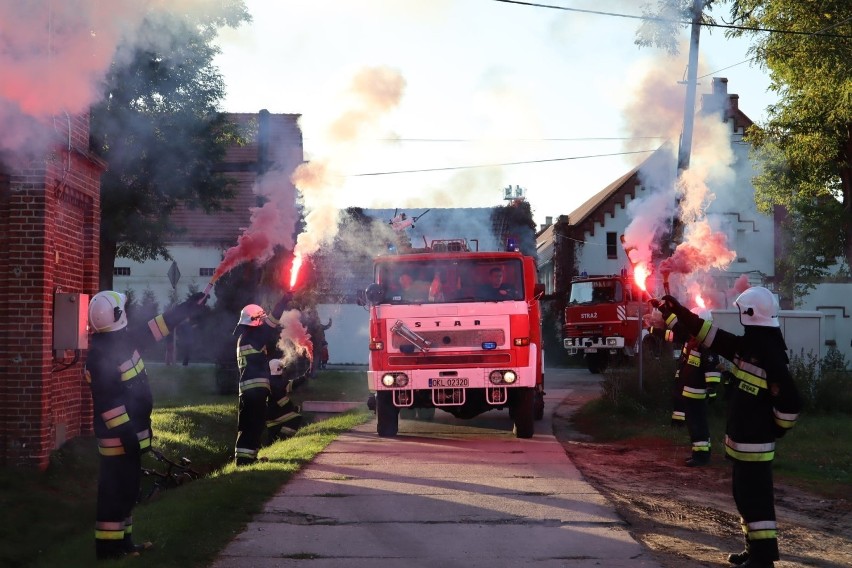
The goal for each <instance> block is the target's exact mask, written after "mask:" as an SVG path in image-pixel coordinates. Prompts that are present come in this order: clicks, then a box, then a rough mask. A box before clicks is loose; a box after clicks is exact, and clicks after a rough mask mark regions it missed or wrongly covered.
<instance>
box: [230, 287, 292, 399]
mask: <svg viewBox="0 0 852 568" xmlns="http://www.w3.org/2000/svg"><path fill="white" fill-rule="evenodd" d="M290 299H291V297H290V296H289V295H285V296H284V297H283V298H282V299H281V300H280V301H279V302H278V304H276V305H275V307H274V308H273V310H272V315H271V316H269V317H267V318H264V320H263V322H262V323H261V324H260V325H257V326H248V325H240V326H238V328H237V331H238V332H239V337H238V338H237V369H238V370H239V373H240V394H243V393H244V392H245V391H247V390H249V389H255V388H262V389H266V390H267V391H268V390H269V389H270V386H269V377H270V373H269V360H270V359H272V358H274V357H275V355H276V354H277V353H278V347H277V345H276V344H277V343H278V338H279V336H280V334H281V327H280V325H279V320H280V319H281V316H282V315H283V314H284V310H285V308H286V305H287V303H288V302H289V300H290Z"/></svg>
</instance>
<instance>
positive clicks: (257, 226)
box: [212, 201, 279, 282]
mask: <svg viewBox="0 0 852 568" xmlns="http://www.w3.org/2000/svg"><path fill="white" fill-rule="evenodd" d="M278 224H279V212H278V210H277V208H276V206H275V204H274V203H273V202H272V201H267V202H266V203H265V204H264V205H263V207H253V208H252V209H251V226H250V227H249V228H247V229H245V230H244V231H243V234H242V235H240V236H239V238H237V244H236V246H233V247H231V248H229V249H228V250H227V251H225V257H224V258H223V259H222V262H221V263H220V264H219V266H218V267H217V268H216V272H214V273H213V278H212V280H213V281H214V282H215V281H216V280H218V279H219V277H220V276H222V275H223V274H225V273H226V272H228V271H229V270H231V269H232V268H234V267H235V266H237V265H238V264H242V263H243V262H248V261H252V260H260V259H263V260H266V259H268V258H269V257H270V256H271V255H272V252H273V250H272V249H273V246H274V245H275V244H276V243H277V239H274V238H273V237H272V236H271V235H273V234H274V232H273V230H274V229H275V228H276V227H277V226H278Z"/></svg>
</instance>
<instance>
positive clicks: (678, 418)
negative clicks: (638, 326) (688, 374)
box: [648, 325, 689, 428]
mask: <svg viewBox="0 0 852 568" xmlns="http://www.w3.org/2000/svg"><path fill="white" fill-rule="evenodd" d="M648 333H650V334H651V335H653V336H654V337H656V338H658V339H659V340H661V341H665V342H667V343H682V344H684V345H685V344H686V341H687V340H688V339H689V334H687V333H686V332H685V331H684V330H683V329H682V328H681V327H680V326H677V325H676V326H674V328H673V329H666V328H665V327H660V326H659V325H652V326H651V327H650V328H649V329H648ZM683 365H684V355H683V352H681V355H680V358H679V359H678V366H677V370H675V376H674V383H673V384H672V393H671V394H672V415H671V425H672V427H675V428H680V427H682V426H684V425H685V424H686V410H685V409H684V400H683V396H682V393H683V381H682V380H681V370H682V368H683Z"/></svg>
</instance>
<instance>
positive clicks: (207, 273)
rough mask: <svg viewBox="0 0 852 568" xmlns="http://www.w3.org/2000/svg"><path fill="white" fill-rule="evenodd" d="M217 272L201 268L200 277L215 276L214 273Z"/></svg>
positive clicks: (212, 269)
mask: <svg viewBox="0 0 852 568" xmlns="http://www.w3.org/2000/svg"><path fill="white" fill-rule="evenodd" d="M214 272H216V269H215V268H199V269H198V275H199V276H213V273H214Z"/></svg>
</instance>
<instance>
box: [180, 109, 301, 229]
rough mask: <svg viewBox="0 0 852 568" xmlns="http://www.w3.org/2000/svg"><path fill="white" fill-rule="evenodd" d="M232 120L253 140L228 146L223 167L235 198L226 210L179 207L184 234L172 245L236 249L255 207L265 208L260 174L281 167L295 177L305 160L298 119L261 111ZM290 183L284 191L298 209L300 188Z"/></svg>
mask: <svg viewBox="0 0 852 568" xmlns="http://www.w3.org/2000/svg"><path fill="white" fill-rule="evenodd" d="M227 116H228V118H229V119H231V120H233V121H234V122H235V123H236V124H237V126H238V127H239V128H240V130H241V132H242V133H243V136H244V137H245V138H246V139H247V140H248V143H247V144H245V145H243V146H238V145H233V146H231V147H229V148H228V150H227V152H226V154H225V159H224V161H223V162H222V164H221V167H220V171H222V172H223V173H225V174H227V175H228V176H230V177H231V178H233V179H234V180H235V181H236V187H235V195H234V197H233V198H231V199H227V200H224V201H223V202H222V208H223V209H222V210H221V211H216V212H211V213H205V212H204V211H203V210H202V209H198V208H196V209H190V208H188V207H184V206H181V207H178V208H177V209H176V210H175V211H174V212H173V213H172V215H171V220H172V223H174V225H175V226H176V227H180V228H181V229H184V231H183V232H181V233H180V234H178V235H175V236H174V237H173V238H172V239H170V240H171V242H173V243H178V242H180V243H193V244H199V245H203V244H215V245H219V246H231V245H233V244H234V243H235V242H236V240H237V237H239V236H240V235H241V234H242V232H243V229H244V228H245V227H248V226H249V223H250V220H251V208H252V207H257V206H258V205H260V204H261V202H260V201H259V199H260V198H259V197H258V195H257V194H255V192H254V188H255V183H256V181H257V179H258V177H259V175H260V174H261V173H266V172H268V171H271V170H274V169H279V168H280V169H281V170H283V171H288V172H292V171H293V170H294V169H295V168H296V166H298V165H299V164H300V163H302V161H303V159H304V158H303V151H302V134H301V131H300V129H299V126H298V118H299V115H297V114H272V113H269V112H266V111H261V112H259V113H229V114H227ZM287 178H288V179H289V176H287ZM286 183H288V184H289V185H288V187H287V188H284V191H292V192H293V195H294V202H293V207H294V208H295V206H296V204H295V188H294V187H293V186H292V183H289V182H286Z"/></svg>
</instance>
